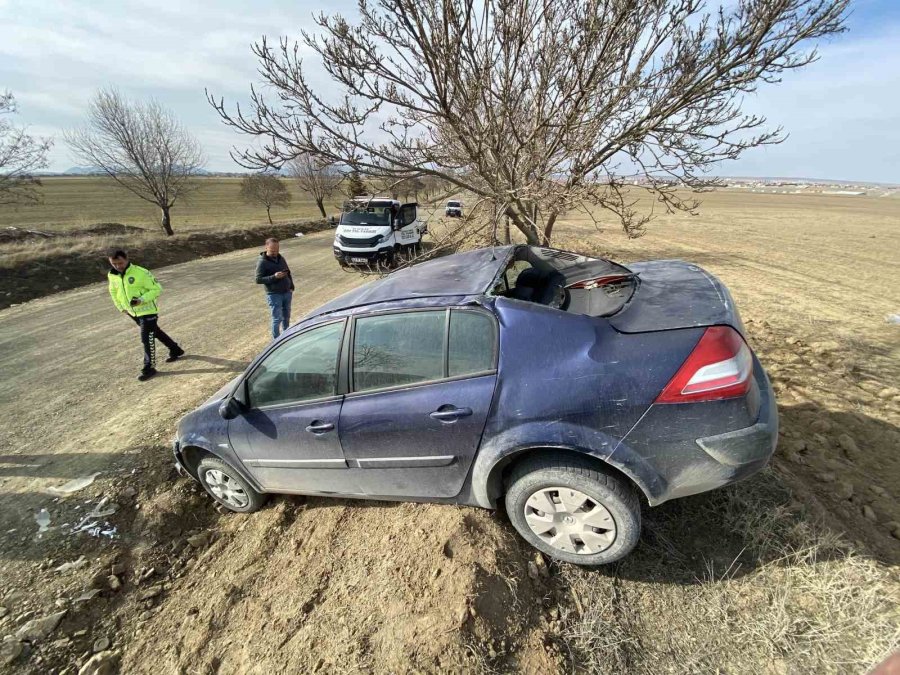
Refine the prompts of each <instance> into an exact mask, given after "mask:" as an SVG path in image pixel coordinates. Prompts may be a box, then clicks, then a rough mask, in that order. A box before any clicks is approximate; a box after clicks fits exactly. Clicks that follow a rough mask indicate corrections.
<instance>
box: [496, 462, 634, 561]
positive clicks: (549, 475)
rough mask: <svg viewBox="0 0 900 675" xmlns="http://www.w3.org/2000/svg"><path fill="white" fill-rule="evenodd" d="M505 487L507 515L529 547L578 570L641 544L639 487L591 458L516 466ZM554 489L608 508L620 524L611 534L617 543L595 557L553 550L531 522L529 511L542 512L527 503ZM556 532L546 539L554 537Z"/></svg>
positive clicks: (587, 554)
mask: <svg viewBox="0 0 900 675" xmlns="http://www.w3.org/2000/svg"><path fill="white" fill-rule="evenodd" d="M506 485H507V489H506V498H505V501H506V512H507V515H508V516H509V520H510V522H511V523H512V524H513V527H515V528H516V531H517V532H518V533H519V534H520V535H522V537H523V538H524V539H525V540H526V541H527V542H528V543H529V544H531V545H532V546H534V547H535V548H536V549H538V550H539V551H542V552H543V553H546V554H547V555H548V556H550V557H552V558H556V559H557V560H563V561H565V562H569V563H574V564H576V565H585V566H596V565H606V564H609V563H611V562H615V561H616V560H620V559H621V558H624V557H625V556H626V555H628V554H629V553H630V552H631V550H632V549H633V548H634V547H635V546H636V545H637V542H638V540H639V539H640V536H641V503H640V500H639V498H638V495H637V492H636V491H635V489H634V487H633V486H632V485H631V484H630V483H628V482H626V481H624V480H622V479H621V478H619V477H618V476H615V475H613V474H612V473H611V472H605V471H603V470H602V469H601V468H599V467H598V466H597V465H596V464H595V463H593V462H591V461H590V460H588V459H579V458H578V457H575V456H572V455H549V454H548V455H543V456H538V457H532V458H529V459H525V460H523V461H521V462H520V463H518V464H516V465H515V466H514V467H513V469H512V471H511V472H510V474H509V478H508V480H507V481H506ZM551 488H569V489H571V490H576V491H578V492H580V493H582V494H583V495H586V496H587V497H588V498H589V500H591V501H592V502H594V503H596V504H599V505H600V506H601V507H602V508H605V509H606V511H608V513H609V515H610V516H612V520H613V521H614V523H615V527H614V530H613V529H610V530H608V532H612V533H613V534H612V535H608V536H612V537H613V540H612V542H611V543H610V544H609V545H608V546H607V547H606V548H604V549H603V550H600V551H599V552H596V553H579V552H569V551H564V550H561V549H559V548H557V547H555V546H553V545H551V544H550V543H549V542H548V541H545V539H544V538H542V537H541V536H539V535H538V534H537V533H536V532H535V531H534V530H532V528H531V526H530V525H529V524H528V521H527V520H526V508H528V509H529V510H530V513H532V514H535V513H537V512H536V511H535V510H534V509H533V506H530V505H528V500H529V499H530V498H531V497H532V496H533V495H535V494H536V493H540V492H541V491H542V490H548V493H546V494H550V495H552V494H553V492H552V490H551ZM537 515H542V514H540V513H537ZM544 515H547V514H544ZM554 531H555V530H550V532H549V533H548V534H547V535H546V536H547V537H551V536H552V535H553V533H554ZM597 531H598V532H599V531H600V530H597Z"/></svg>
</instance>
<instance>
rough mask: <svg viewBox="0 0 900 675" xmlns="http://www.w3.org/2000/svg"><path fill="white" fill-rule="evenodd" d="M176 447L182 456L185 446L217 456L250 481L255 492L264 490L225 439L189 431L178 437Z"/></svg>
mask: <svg viewBox="0 0 900 675" xmlns="http://www.w3.org/2000/svg"><path fill="white" fill-rule="evenodd" d="M178 447H179V451H180V453H181V455H182V457H183V456H184V451H185V448H189V447H190V448H198V449H200V450H203V451H204V452H206V453H208V454H210V455H213V456H214V457H218V458H219V459H221V460H222V461H223V462H225V463H226V464H228V465H229V466H230V467H231V468H233V469H234V470H235V471H237V472H238V473H239V474H240V475H241V478H243V479H244V480H246V481H247V482H248V483H250V485H251V486H253V489H255V490H256V491H257V492H265V490H264V489H263V488H262V486H260V485H259V483H257V482H256V479H255V478H254V477H253V476H252V475H251V474H250V472H249V471H247V469H246V467H245V466H244V463H243V462H242V461H241V460H240V458H239V457H238V456H237V454H236V453H235V452H234V450H233V449H232V447H231V444H230V443H228V442H227V439H220V440H219V441H216V440H215V439H213V438H210V437H208V436H206V435H204V434H203V433H202V432H189V433H187V434H186V435H185V436H183V437H182V438H180V439H179V442H178ZM191 475H192V476H193V477H194V478H195V479H197V476H196V475H195V474H193V473H192V474H191Z"/></svg>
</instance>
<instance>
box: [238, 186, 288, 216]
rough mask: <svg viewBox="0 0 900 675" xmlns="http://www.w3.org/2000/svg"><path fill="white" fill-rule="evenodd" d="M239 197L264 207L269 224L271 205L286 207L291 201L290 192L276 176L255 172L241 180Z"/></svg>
mask: <svg viewBox="0 0 900 675" xmlns="http://www.w3.org/2000/svg"><path fill="white" fill-rule="evenodd" d="M241 199H242V200H243V201H245V202H247V203H248V204H262V205H263V206H265V207H266V215H267V216H268V217H269V224H270V225H271V224H272V207H273V206H281V207H286V206H287V205H288V204H290V203H291V193H290V192H288V189H287V187H286V186H285V184H284V183H283V182H281V179H280V178H278V176H273V175H271V174H268V173H257V174H254V175H252V176H247V177H245V178H244V179H243V180H241Z"/></svg>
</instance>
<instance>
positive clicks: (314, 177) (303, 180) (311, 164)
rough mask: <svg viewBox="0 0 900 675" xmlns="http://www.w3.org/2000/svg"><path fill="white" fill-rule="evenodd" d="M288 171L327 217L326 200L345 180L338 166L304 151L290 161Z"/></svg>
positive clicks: (323, 215)
mask: <svg viewBox="0 0 900 675" xmlns="http://www.w3.org/2000/svg"><path fill="white" fill-rule="evenodd" d="M288 172H289V174H290V175H291V176H292V177H293V178H294V180H296V181H297V184H298V185H299V186H300V189H301V190H303V191H305V192H308V193H309V194H311V195H312V198H313V199H314V200H315V202H316V206H318V207H319V211H320V212H321V213H322V217H323V218H325V217H326V216H327V215H328V214H327V213H325V200H326V199H329V198H330V197H331V196H332V195H334V193H335V192H337V189H338V186H339V185H340V184H341V181H342V180H343V176H342V175H341V172H340V171H338V169H337V167H336V166H335V165H334V164H328V163H324V162H322V161H321V160H319V159H317V158H316V157H314V156H313V155H310V154H307V153H304V154H302V155H299V156H298V157H294V158H293V159H291V160H290V161H289V162H288Z"/></svg>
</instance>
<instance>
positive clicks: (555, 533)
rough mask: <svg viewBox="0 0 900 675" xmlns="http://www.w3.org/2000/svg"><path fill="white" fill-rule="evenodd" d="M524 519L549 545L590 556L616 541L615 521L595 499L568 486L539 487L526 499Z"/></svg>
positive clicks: (560, 549)
mask: <svg viewBox="0 0 900 675" xmlns="http://www.w3.org/2000/svg"><path fill="white" fill-rule="evenodd" d="M525 522H527V523H528V527H529V528H530V529H531V531H532V532H534V534H535V535H537V537H538V538H539V539H540V540H541V541H543V542H544V543H545V544H547V545H548V546H550V547H551V548H555V549H557V550H559V551H564V552H566V553H575V554H578V555H590V554H593V553H600V552H602V551H605V550H606V549H608V548H609V547H610V546H612V545H613V542H614V541H615V540H616V521H615V519H614V518H613V517H612V514H611V513H610V512H609V509H607V508H606V507H605V506H603V504H601V503H600V502H598V501H597V500H596V499H593V498H592V497H590V496H588V495H586V494H584V493H583V492H580V491H579V490H575V489H573V488H567V487H548V488H542V489H540V490H538V491H536V492H534V493H532V495H531V496H530V497H529V498H528V500H527V501H526V502H525Z"/></svg>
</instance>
